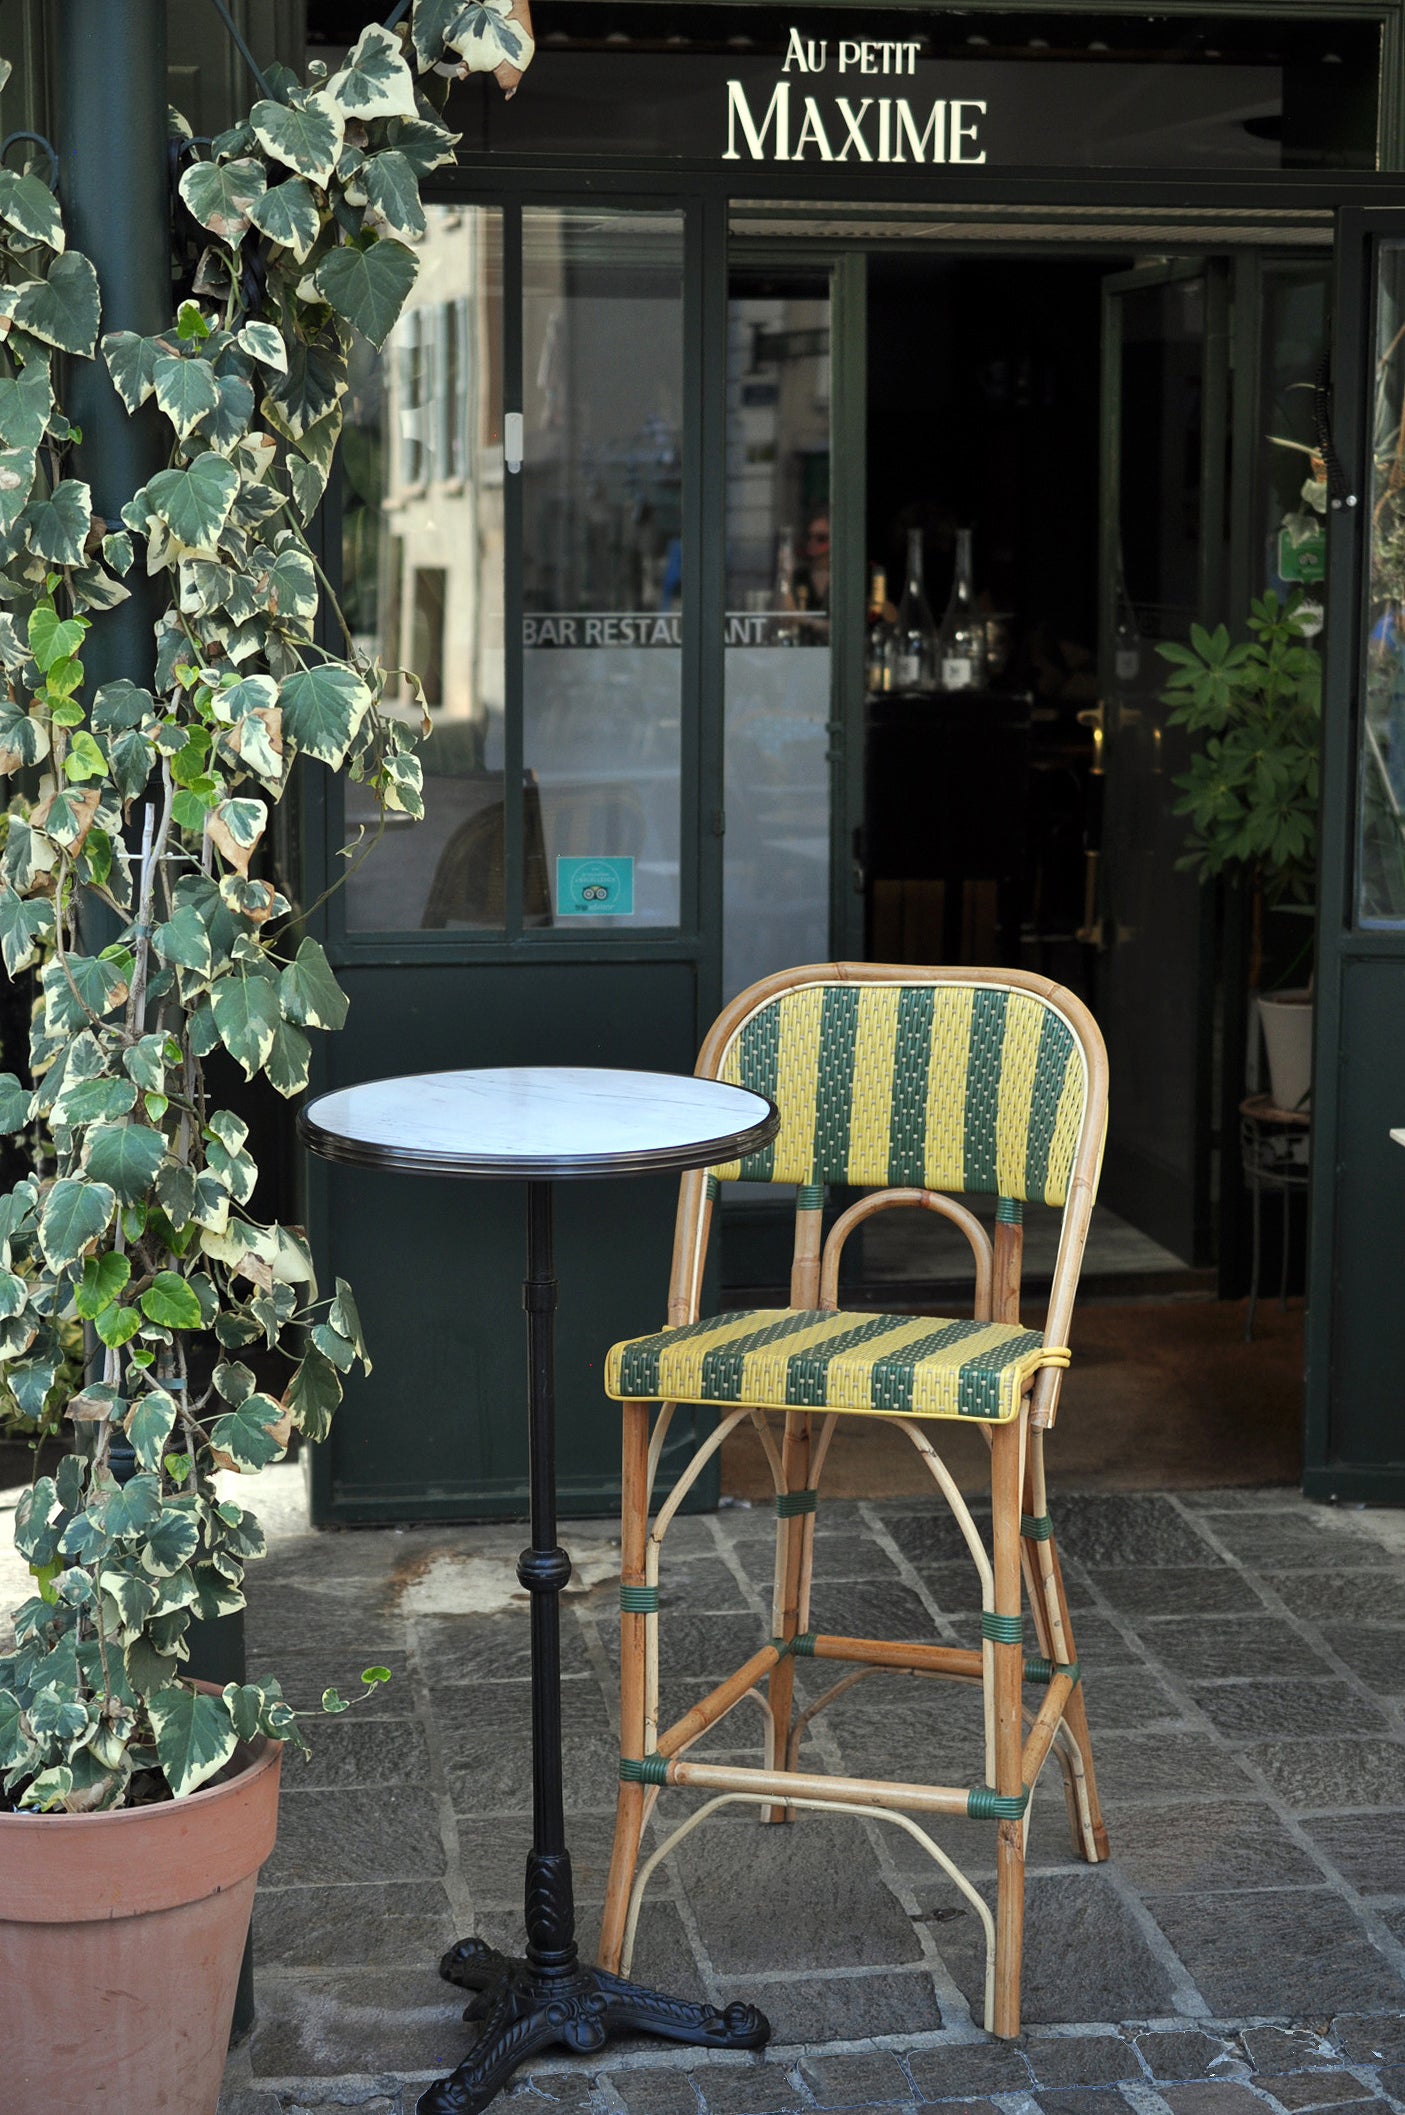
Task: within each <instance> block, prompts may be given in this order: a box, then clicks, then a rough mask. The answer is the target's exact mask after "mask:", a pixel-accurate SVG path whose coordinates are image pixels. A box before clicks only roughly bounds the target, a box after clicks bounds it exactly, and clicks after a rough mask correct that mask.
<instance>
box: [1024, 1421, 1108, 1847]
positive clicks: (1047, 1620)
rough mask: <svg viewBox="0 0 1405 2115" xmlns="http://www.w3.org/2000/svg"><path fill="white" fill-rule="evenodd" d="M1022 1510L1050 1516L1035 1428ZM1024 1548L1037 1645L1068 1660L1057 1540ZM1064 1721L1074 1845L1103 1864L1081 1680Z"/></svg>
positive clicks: (1073, 1653)
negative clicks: (1073, 1762)
mask: <svg viewBox="0 0 1405 2115" xmlns="http://www.w3.org/2000/svg"><path fill="white" fill-rule="evenodd" d="M1024 1509H1025V1512H1026V1513H1027V1514H1028V1515H1029V1516H1030V1517H1031V1518H1032V1519H1033V1520H1035V1521H1040V1522H1044V1521H1047V1520H1048V1518H1049V1514H1048V1497H1047V1494H1046V1490H1045V1483H1044V1434H1043V1433H1042V1432H1038V1431H1031V1433H1030V1435H1029V1449H1028V1456H1027V1460H1026V1465H1025V1487H1024ZM1024 1549H1025V1564H1026V1571H1027V1575H1028V1577H1029V1580H1030V1599H1031V1602H1032V1603H1033V1607H1034V1621H1035V1627H1036V1629H1037V1631H1038V1633H1039V1649H1040V1651H1041V1652H1042V1653H1043V1654H1044V1655H1045V1656H1046V1658H1048V1659H1051V1660H1061V1661H1063V1662H1065V1663H1067V1662H1068V1661H1070V1660H1073V1659H1076V1658H1077V1656H1078V1655H1077V1650H1076V1647H1075V1645H1074V1642H1073V1625H1072V1623H1071V1621H1070V1620H1069V1613H1068V1596H1067V1594H1066V1593H1065V1591H1064V1582H1063V1573H1062V1571H1061V1570H1060V1568H1059V1553H1058V1546H1057V1544H1056V1543H1055V1541H1054V1535H1053V1530H1052V1527H1049V1528H1046V1529H1045V1531H1044V1533H1043V1534H1042V1535H1041V1536H1039V1537H1029V1538H1027V1539H1026V1541H1025V1545H1024ZM1064 1724H1065V1725H1066V1726H1067V1728H1068V1730H1069V1732H1070V1734H1071V1735H1072V1736H1073V1740H1074V1744H1075V1746H1076V1747H1077V1749H1078V1753H1079V1756H1080V1757H1081V1759H1082V1763H1083V1792H1084V1796H1085V1798H1086V1800H1087V1811H1086V1814H1084V1813H1080V1812H1078V1811H1077V1810H1076V1809H1075V1808H1074V1807H1073V1805H1072V1803H1070V1810H1069V1825H1070V1828H1071V1830H1072V1833H1073V1847H1074V1849H1075V1850H1076V1851H1077V1852H1078V1853H1079V1855H1080V1857H1082V1858H1084V1859H1086V1860H1087V1862H1088V1864H1089V1865H1100V1864H1101V1863H1102V1861H1103V1860H1104V1859H1105V1858H1106V1857H1108V1856H1109V1850H1108V1840H1107V1829H1106V1826H1105V1825H1104V1822H1103V1816H1102V1807H1101V1805H1100V1804H1099V1800H1098V1779H1097V1772H1096V1771H1095V1769H1094V1767H1093V1743H1092V1740H1091V1738H1090V1736H1089V1732H1088V1710H1087V1706H1086V1704H1085V1703H1084V1700H1083V1685H1082V1683H1081V1682H1080V1683H1079V1685H1078V1687H1077V1688H1076V1689H1075V1690H1074V1692H1073V1694H1072V1696H1070V1698H1069V1700H1068V1702H1067V1704H1066V1705H1065V1706H1064Z"/></svg>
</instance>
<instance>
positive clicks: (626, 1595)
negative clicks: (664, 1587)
mask: <svg viewBox="0 0 1405 2115" xmlns="http://www.w3.org/2000/svg"><path fill="white" fill-rule="evenodd" d="M620 1612H621V1614H622V1615H626V1616H656V1615H657V1614H658V1612H659V1590H658V1588H657V1587H656V1586H621V1588H620Z"/></svg>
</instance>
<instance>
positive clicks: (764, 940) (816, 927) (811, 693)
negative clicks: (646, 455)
mask: <svg viewBox="0 0 1405 2115" xmlns="http://www.w3.org/2000/svg"><path fill="white" fill-rule="evenodd" d="M829 412H830V379H829V281H828V279H827V278H820V279H812V280H810V281H808V282H787V283H786V284H785V285H774V286H772V287H766V286H764V285H761V284H758V283H757V282H755V281H750V282H748V281H747V280H737V281H735V282H734V283H733V288H732V299H731V302H730V305H729V308H728V317H727V620H726V621H727V645H726V651H725V656H724V665H725V670H726V745H727V746H726V803H727V834H726V838H725V840H724V866H723V892H724V911H725V919H726V925H725V931H724V939H723V952H722V961H723V984H724V994H723V995H724V997H726V998H731V997H732V996H733V995H734V994H735V993H737V992H739V991H742V990H744V989H745V988H746V986H747V985H748V984H753V983H755V981H756V979H757V978H758V977H764V976H766V975H768V974H769V972H770V971H771V970H775V969H784V968H786V967H788V966H789V965H790V964H791V963H795V962H817V961H820V960H822V959H823V957H824V956H825V954H826V953H827V952H828V948H829V765H828V762H827V755H826V752H827V748H828V732H827V726H826V723H827V721H828V719H829V715H830V703H829V698H830V687H829V686H830V669H829V606H830V572H829V565H830V507H829V498H830V493H829V459H830V435H829Z"/></svg>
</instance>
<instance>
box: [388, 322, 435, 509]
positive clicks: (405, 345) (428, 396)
mask: <svg viewBox="0 0 1405 2115" xmlns="http://www.w3.org/2000/svg"><path fill="white" fill-rule="evenodd" d="M433 322H434V319H433V314H432V312H431V311H427V310H425V309H422V308H412V309H411V310H410V311H409V313H408V314H407V315H406V316H404V317H403V318H402V319H401V322H400V325H399V329H398V331H397V339H398V344H397V350H396V359H397V367H398V376H397V379H398V382H399V396H400V483H401V484H402V485H422V484H424V483H425V482H426V480H427V479H428V478H429V476H430V473H431V469H432V464H431V454H432V449H433V440H432V435H431V432H430V421H431V420H432V418H433V416H434V412H433V408H432V407H433V402H434V389H433V384H434V376H433V364H434V337H433Z"/></svg>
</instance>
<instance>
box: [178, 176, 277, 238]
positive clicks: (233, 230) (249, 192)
mask: <svg viewBox="0 0 1405 2115" xmlns="http://www.w3.org/2000/svg"><path fill="white" fill-rule="evenodd" d="M267 183H268V179H267V177H266V176H265V175H264V171H263V164H262V163H261V162H256V161H251V160H246V161H237V162H218V163H216V162H192V163H191V165H190V167H189V168H188V169H187V170H186V172H185V174H184V176H183V177H182V178H181V180H180V194H181V197H182V198H183V199H184V200H185V202H186V204H187V206H189V208H190V210H191V212H192V213H193V214H194V215H195V218H196V219H197V220H198V221H199V223H200V225H201V227H202V228H208V229H209V230H210V232H211V234H212V235H218V236H219V238H220V241H221V242H227V243H228V244H229V245H230V247H231V248H232V249H237V248H238V246H239V244H240V243H241V242H242V241H243V240H244V237H245V236H246V235H247V234H248V232H249V226H250V221H249V213H250V209H251V208H252V207H253V206H254V205H255V204H257V202H258V200H259V199H261V198H262V197H263V194H264V191H265V189H266V187H267Z"/></svg>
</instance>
